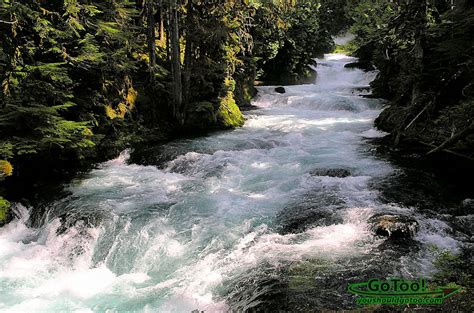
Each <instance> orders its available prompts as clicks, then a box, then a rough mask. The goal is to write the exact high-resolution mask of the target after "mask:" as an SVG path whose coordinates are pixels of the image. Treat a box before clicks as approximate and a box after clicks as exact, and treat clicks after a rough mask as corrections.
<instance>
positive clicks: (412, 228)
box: [368, 214, 420, 239]
mask: <svg viewBox="0 0 474 313" xmlns="http://www.w3.org/2000/svg"><path fill="white" fill-rule="evenodd" d="M368 222H369V224H371V226H370V229H371V230H372V232H373V233H374V234H375V235H377V236H382V237H387V238H390V239H411V238H413V237H414V236H415V234H416V232H417V231H418V229H419V228H420V225H419V224H418V222H417V221H416V220H415V219H413V218H411V217H409V216H405V215H394V214H377V215H374V216H372V217H371V218H369V221H368Z"/></svg>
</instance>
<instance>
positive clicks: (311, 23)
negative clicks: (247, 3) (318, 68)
mask: <svg viewBox="0 0 474 313" xmlns="http://www.w3.org/2000/svg"><path fill="white" fill-rule="evenodd" d="M320 8H321V5H320V3H319V1H310V0H301V1H296V3H295V5H294V6H291V7H290V8H287V9H285V10H283V9H281V8H278V7H272V6H269V7H267V6H262V7H261V8H259V9H258V10H257V12H256V16H255V20H256V25H257V26H256V27H255V29H254V30H253V31H252V34H253V37H254V40H255V41H256V44H255V55H256V56H257V58H258V67H260V71H259V74H260V76H261V78H260V79H262V80H265V81H270V82H278V83H280V82H281V83H297V82H301V81H304V80H305V79H308V78H309V77H311V75H312V71H311V70H310V68H309V65H314V64H315V61H314V59H315V58H316V57H317V56H320V55H321V54H323V53H326V52H329V51H331V49H332V46H333V42H332V39H331V34H330V32H329V30H328V28H327V27H325V26H324V25H321V23H320V19H319V16H320Z"/></svg>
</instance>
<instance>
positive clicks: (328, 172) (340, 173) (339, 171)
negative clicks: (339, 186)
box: [310, 168, 351, 178]
mask: <svg viewBox="0 0 474 313" xmlns="http://www.w3.org/2000/svg"><path fill="white" fill-rule="evenodd" d="M310 174H311V176H328V177H338V178H344V177H348V176H351V172H350V171H349V170H348V169H345V168H317V169H314V170H312V171H311V172H310Z"/></svg>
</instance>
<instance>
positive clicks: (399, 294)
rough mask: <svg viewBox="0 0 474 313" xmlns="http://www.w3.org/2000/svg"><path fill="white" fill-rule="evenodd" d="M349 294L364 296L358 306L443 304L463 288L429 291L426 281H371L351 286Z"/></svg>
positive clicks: (443, 288) (441, 288) (359, 299)
mask: <svg viewBox="0 0 474 313" xmlns="http://www.w3.org/2000/svg"><path fill="white" fill-rule="evenodd" d="M348 290H349V292H351V293H353V294H356V295H359V296H362V297H361V298H357V300H356V302H357V304H442V303H443V300H444V299H446V298H448V297H451V296H452V295H454V294H456V293H458V292H460V291H461V288H452V287H439V288H436V289H434V290H428V289H427V287H426V281H425V279H420V280H416V281H411V280H404V279H390V280H384V281H382V280H380V279H370V280H369V281H367V282H363V283H354V284H349V286H348Z"/></svg>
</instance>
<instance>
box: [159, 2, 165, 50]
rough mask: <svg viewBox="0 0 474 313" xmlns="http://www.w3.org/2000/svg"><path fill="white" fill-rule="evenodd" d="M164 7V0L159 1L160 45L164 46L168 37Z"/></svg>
mask: <svg viewBox="0 0 474 313" xmlns="http://www.w3.org/2000/svg"><path fill="white" fill-rule="evenodd" d="M164 12H165V11H164V7H163V0H160V2H159V9H158V19H159V21H158V27H159V28H160V29H159V41H160V46H161V47H164V46H165V44H166V41H165V40H166V38H165V22H164V19H165V16H164V15H165V13H164Z"/></svg>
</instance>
